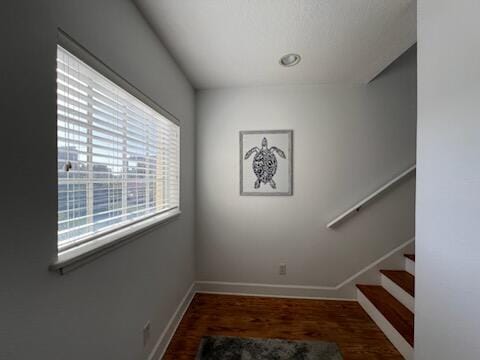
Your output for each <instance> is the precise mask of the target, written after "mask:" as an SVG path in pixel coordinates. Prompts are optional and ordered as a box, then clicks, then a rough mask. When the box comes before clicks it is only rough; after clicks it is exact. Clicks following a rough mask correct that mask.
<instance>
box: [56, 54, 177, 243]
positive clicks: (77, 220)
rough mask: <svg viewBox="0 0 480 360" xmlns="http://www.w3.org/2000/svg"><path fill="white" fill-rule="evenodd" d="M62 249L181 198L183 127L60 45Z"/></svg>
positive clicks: (166, 207)
mask: <svg viewBox="0 0 480 360" xmlns="http://www.w3.org/2000/svg"><path fill="white" fill-rule="evenodd" d="M57 139H58V140H57V146H58V249H59V252H61V251H65V250H68V249H70V248H72V247H75V246H77V245H79V244H83V243H85V242H87V241H89V240H91V239H93V238H96V237H98V236H99V235H102V234H105V233H107V232H110V231H114V230H116V229H119V228H123V227H125V226H129V225H131V224H132V223H136V222H139V221H142V220H145V219H146V218H150V217H152V216H155V215H158V214H160V213H164V212H167V211H170V210H173V209H175V208H178V206H179V127H178V125H176V124H175V123H174V122H172V121H171V120H169V119H167V118H166V117H164V116H163V115H161V114H160V113H158V112H157V111H155V110H154V109H152V108H151V107H149V106H147V105H146V104H144V103H143V102H141V101H140V100H138V99H137V98H136V97H134V96H133V95H131V94H130V93H128V92H127V91H126V90H124V89H122V88H121V87H119V86H118V85H116V84H114V83H113V82H111V81H109V80H108V79H107V78H105V77H104V76H102V75H101V74H99V73H98V72H97V71H95V70H94V69H92V68H91V67H89V66H88V65H86V64H85V63H83V62H82V61H80V60H79V59H78V58H77V57H75V56H74V55H72V54H71V53H69V52H68V51H66V50H65V49H63V48H62V47H61V46H58V47H57Z"/></svg>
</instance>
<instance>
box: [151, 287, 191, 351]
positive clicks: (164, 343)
mask: <svg viewBox="0 0 480 360" xmlns="http://www.w3.org/2000/svg"><path fill="white" fill-rule="evenodd" d="M194 296H195V283H193V284H192V285H191V286H190V288H189V289H188V290H187V292H186V294H185V296H184V297H183V299H182V300H181V301H180V304H178V306H177V309H176V310H175V312H174V313H173V315H172V317H171V318H170V320H169V321H168V324H167V326H165V329H164V330H163V332H162V333H161V334H160V337H159V338H158V340H157V342H156V343H155V346H154V347H153V350H152V352H151V353H150V355H149V356H148V360H160V359H162V358H163V355H164V354H165V351H166V350H167V347H168V345H169V344H170V341H171V340H172V337H173V335H174V334H175V331H177V328H178V325H179V324H180V321H181V320H182V318H183V315H185V312H186V311H187V309H188V307H189V306H190V303H191V301H192V299H193V297H194Z"/></svg>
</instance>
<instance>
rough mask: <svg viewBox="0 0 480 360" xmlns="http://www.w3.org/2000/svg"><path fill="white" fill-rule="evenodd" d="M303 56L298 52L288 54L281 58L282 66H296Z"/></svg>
mask: <svg viewBox="0 0 480 360" xmlns="http://www.w3.org/2000/svg"><path fill="white" fill-rule="evenodd" d="M301 59H302V58H301V57H300V55H298V54H287V55H284V56H282V57H281V58H280V65H282V66H287V67H288V66H294V65H297V64H298V63H299V62H300V60H301Z"/></svg>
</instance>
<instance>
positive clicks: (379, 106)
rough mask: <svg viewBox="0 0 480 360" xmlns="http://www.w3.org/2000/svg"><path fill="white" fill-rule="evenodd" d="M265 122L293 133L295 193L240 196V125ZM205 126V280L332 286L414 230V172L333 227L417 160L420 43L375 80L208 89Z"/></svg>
mask: <svg viewBox="0 0 480 360" xmlns="http://www.w3.org/2000/svg"><path fill="white" fill-rule="evenodd" d="M286 71H288V69H287V70H286ZM257 129H258V130H262V129H293V130H294V195H293V196H291V197H241V196H239V164H238V163H239V161H238V158H239V144H238V132H239V131H240V130H257ZM197 134H198V135H197V231H198V234H197V247H196V255H197V278H198V279H199V280H202V281H224V282H245V283H261V284H290V285H309V286H335V285H338V284H339V283H341V282H342V281H344V280H345V279H347V278H348V277H349V276H351V275H353V274H354V273H356V272H358V271H359V270H361V269H362V268H364V267H365V266H367V265H368V264H370V263H371V262H373V261H374V260H376V259H378V258H379V257H381V256H382V255H384V254H386V253H387V252H388V251H390V250H392V249H393V248H395V247H397V246H398V245H400V244H401V243H403V242H405V241H407V240H408V239H410V238H412V237H413V236H414V201H415V199H414V189H415V182H414V179H410V180H408V181H407V182H405V183H403V184H402V185H401V186H399V187H398V188H396V189H395V190H394V191H392V192H390V193H388V194H387V195H385V196H384V197H383V198H381V199H380V200H379V201H377V202H375V203H373V204H372V205H371V206H369V207H367V208H365V209H364V210H362V211H361V213H360V214H359V215H358V216H356V217H354V218H352V219H351V220H349V221H347V222H345V223H344V224H343V225H342V226H340V227H339V228H338V230H333V231H332V230H327V229H326V228H325V225H326V223H327V222H329V221H330V220H332V219H333V218H334V217H336V216H337V215H338V214H339V213H341V212H343V211H344V210H346V209H347V208H349V207H351V206H352V205H353V204H354V203H355V202H357V201H359V200H361V199H362V198H363V197H365V196H367V195H369V194H370V193H371V192H373V191H374V190H376V189H377V188H378V187H379V186H381V185H383V184H384V183H385V182H387V181H388V180H390V179H391V178H392V177H393V176H395V175H397V174H398V173H400V172H402V171H403V170H405V169H406V168H407V167H409V166H410V165H411V164H413V163H415V151H416V148H415V141H416V140H415V137H416V49H415V48H412V49H411V50H409V51H408V52H407V53H406V54H405V55H404V56H402V58H401V59H400V60H398V61H397V62H396V63H395V64H394V65H393V66H392V67H391V68H389V69H388V70H387V71H386V72H385V73H383V74H382V75H381V76H380V77H379V78H378V79H376V80H375V81H374V82H373V83H371V84H370V85H368V86H361V85H358V86H351V87H346V86H335V85H318V86H314V85H311V86H309V85H303V86H302V85H298V86H278V87H257V88H236V89H218V90H205V91H200V92H199V93H198V95H197ZM280 263H286V264H287V268H288V274H287V276H279V275H278V266H279V264H280ZM348 296H353V293H350V294H348Z"/></svg>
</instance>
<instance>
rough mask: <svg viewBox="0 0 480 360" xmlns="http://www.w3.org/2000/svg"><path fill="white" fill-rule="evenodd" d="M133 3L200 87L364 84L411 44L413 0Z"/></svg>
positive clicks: (152, 0) (140, 0) (166, 0)
mask: <svg viewBox="0 0 480 360" xmlns="http://www.w3.org/2000/svg"><path fill="white" fill-rule="evenodd" d="M135 2H136V3H137V5H138V7H139V8H140V10H141V11H142V13H143V14H144V16H145V17H146V19H147V20H148V21H149V22H150V23H151V25H152V26H153V28H154V29H155V31H156V32H157V33H158V36H159V37H160V39H161V40H162V42H163V43H164V44H165V45H166V46H167V48H168V49H169V50H170V52H171V53H172V55H173V56H174V57H175V59H176V60H177V62H178V63H179V65H180V66H181V67H182V69H183V70H184V71H185V73H186V74H187V76H188V78H189V79H190V80H191V82H192V83H193V85H194V86H195V87H196V88H199V89H205V88H217V87H233V86H252V85H271V84H288V83H347V84H351V83H365V82H368V81H370V80H371V79H372V78H374V77H375V76H376V75H377V74H378V73H379V72H381V71H382V70H383V69H384V68H385V67H386V66H388V65H389V64H390V63H391V62H392V61H393V60H395V59H396V58H397V57H398V56H400V55H401V54H402V53H403V52H404V51H405V50H406V49H408V48H409V47H410V46H412V45H413V44H414V43H415V42H416V0H135ZM291 52H294V53H298V54H300V55H301V56H302V61H301V63H300V64H299V65H297V66H295V67H290V68H284V67H281V66H280V65H279V63H278V61H279V58H280V57H281V56H282V55H284V54H286V53H291Z"/></svg>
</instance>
